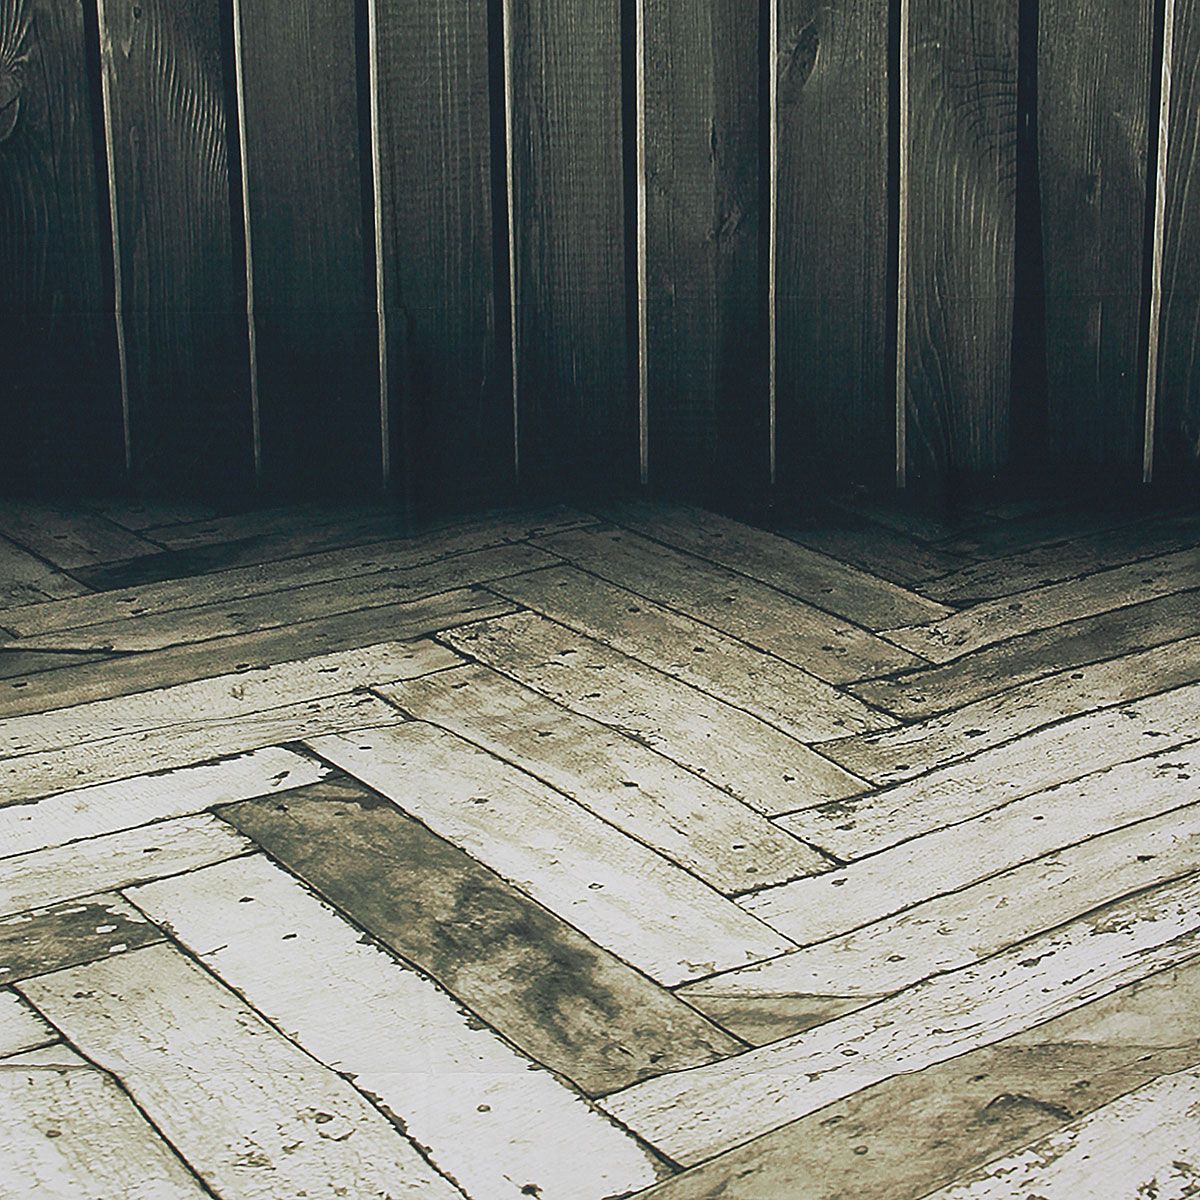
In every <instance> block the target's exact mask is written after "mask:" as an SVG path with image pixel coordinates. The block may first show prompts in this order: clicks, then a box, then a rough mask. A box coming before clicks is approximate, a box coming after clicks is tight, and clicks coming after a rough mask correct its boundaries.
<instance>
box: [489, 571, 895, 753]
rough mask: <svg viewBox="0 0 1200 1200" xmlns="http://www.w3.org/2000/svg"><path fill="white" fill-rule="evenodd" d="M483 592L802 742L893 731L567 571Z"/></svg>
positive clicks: (782, 669)
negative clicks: (564, 627) (742, 712)
mask: <svg viewBox="0 0 1200 1200" xmlns="http://www.w3.org/2000/svg"><path fill="white" fill-rule="evenodd" d="M488 590H489V591H494V592H497V593H499V594H500V595H502V596H504V597H506V598H507V599H509V600H512V601H514V602H515V603H517V604H520V605H521V606H522V607H523V608H529V609H532V610H533V611H534V612H539V613H542V614H543V615H544V616H547V617H549V618H550V619H551V620H553V621H557V622H558V623H559V624H562V625H566V626H567V627H568V628H570V629H574V630H576V631H577V632H579V633H583V634H586V635H587V636H589V637H593V638H595V639H596V640H597V641H601V642H604V643H605V644H606V645H609V646H612V647H613V649H615V650H620V651H621V652H622V653H623V654H628V655H629V656H630V658H636V659H638V660H639V661H640V662H643V663H646V664H647V665H648V666H652V667H657V668H658V669H659V670H660V671H665V672H667V673H668V674H670V675H672V676H673V677H674V678H675V679H679V680H682V681H683V682H685V683H690V684H691V685H692V686H693V687H697V688H699V689H700V690H701V691H704V692H707V693H708V694H709V695H710V696H715V697H716V698H717V699H719V700H725V701H727V702H728V703H730V704H732V705H735V706H736V707H738V708H744V709H745V710H746V711H747V712H751V713H753V714H754V715H755V716H757V717H760V718H761V719H762V720H764V721H767V722H768V723H770V724H772V725H775V726H777V727H778V728H780V729H782V730H783V731H784V732H785V733H787V734H789V735H791V736H792V737H794V738H798V739H799V740H801V741H821V740H823V739H825V738H828V737H838V736H846V735H848V734H849V733H850V732H851V731H856V730H858V731H863V732H865V731H867V730H874V729H880V728H884V727H886V726H888V725H890V724H891V721H890V720H889V719H888V718H887V717H882V716H880V714H878V713H876V712H874V711H872V710H871V709H869V708H867V707H866V705H864V704H860V703H858V702H857V701H854V700H850V699H848V698H847V697H846V696H845V695H844V694H843V693H841V692H839V691H838V690H837V689H836V688H834V687H831V686H830V685H829V684H827V683H824V682H823V681H822V680H819V679H817V678H816V677H815V676H813V675H810V674H808V672H806V671H802V670H800V669H799V668H797V667H794V666H792V665H791V664H790V663H785V662H783V661H782V660H781V659H778V658H774V657H772V656H771V655H769V654H765V653H763V652H762V651H761V650H757V649H755V648H754V647H752V646H747V645H746V644H745V643H744V642H739V641H737V640H736V639H734V638H731V637H728V636H726V635H723V634H721V633H719V632H717V631H716V630H713V629H711V628H709V627H708V626H706V625H702V624H701V623H700V622H699V621H695V620H692V619H691V618H689V617H685V616H682V615H680V614H679V613H675V612H672V611H671V610H670V609H668V608H663V607H662V606H661V605H657V604H652V603H650V602H649V601H647V600H643V599H642V598H641V597H640V596H637V595H635V594H633V593H632V592H628V591H626V590H625V589H623V588H619V587H614V586H613V585H611V584H609V583H606V582H604V581H603V580H601V579H597V578H596V577H595V576H592V575H585V574H583V572H581V571H576V570H574V569H572V568H570V567H560V568H551V569H549V570H546V571H538V572H536V573H534V574H529V575H521V576H516V577H515V578H512V579H504V580H500V581H497V582H495V583H492V584H490V585H489V589H488Z"/></svg>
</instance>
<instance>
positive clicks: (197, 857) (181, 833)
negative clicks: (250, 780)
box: [0, 815, 250, 914]
mask: <svg viewBox="0 0 1200 1200" xmlns="http://www.w3.org/2000/svg"><path fill="white" fill-rule="evenodd" d="M248 849H250V844H249V843H248V842H247V841H246V839H245V838H243V837H241V836H240V835H239V834H237V833H235V832H234V831H233V830H232V829H230V828H229V827H228V826H227V825H225V824H224V823H222V822H221V821H218V820H217V819H216V818H215V817H211V816H207V815H202V816H198V817H180V818H178V819H177V820H174V821H161V822H158V823H157V824H154V825H143V826H141V827H140V828H138V829H127V830H124V831H122V832H121V833H110V834H108V835H107V836H105V837H99V838H92V839H91V840H90V841H86V842H76V843H74V844H72V845H69V846H58V847H55V848H54V849H52V850H34V851H31V852H30V853H28V854H19V855H16V856H14V857H12V858H5V859H2V860H0V913H5V914H8V913H22V912H26V911H27V910H28V909H32V908H44V907H47V906H49V905H52V904H57V903H58V902H59V901H62V900H71V899H74V898H75V897H77V896H91V895H94V894H96V893H97V892H106V891H115V890H116V889H117V888H121V887H126V886H128V885H129V884H132V883H142V882H144V881H146V880H148V879H155V878H158V877H159V876H162V875H173V874H175V873H176V872H179V871H191V870H194V869H195V868H196V867H203V866H207V865H208V864H209V863H214V862H220V861H221V860H222V859H225V858H233V857H236V856H237V855H239V854H245V853H246V851H247V850H248Z"/></svg>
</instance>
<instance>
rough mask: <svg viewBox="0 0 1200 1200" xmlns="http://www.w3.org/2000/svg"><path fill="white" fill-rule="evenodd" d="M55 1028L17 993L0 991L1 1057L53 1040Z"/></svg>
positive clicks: (45, 1044) (7, 1056)
mask: <svg viewBox="0 0 1200 1200" xmlns="http://www.w3.org/2000/svg"><path fill="white" fill-rule="evenodd" d="M55 1038H56V1034H55V1032H54V1030H53V1029H51V1028H50V1026H49V1025H48V1024H47V1023H46V1022H45V1021H44V1020H43V1019H42V1018H41V1017H40V1016H38V1014H37V1013H35V1012H34V1011H33V1009H32V1008H30V1007H29V1005H28V1004H26V1003H25V1001H24V1000H23V999H22V998H21V997H20V996H17V995H16V994H15V993H13V992H11V991H9V990H7V989H5V990H3V991H0V1059H4V1058H9V1057H11V1056H12V1055H14V1054H23V1053H25V1052H26V1051H28V1050H33V1049H34V1048H36V1047H38V1046H47V1045H49V1044H50V1043H51V1042H53V1041H54V1040H55Z"/></svg>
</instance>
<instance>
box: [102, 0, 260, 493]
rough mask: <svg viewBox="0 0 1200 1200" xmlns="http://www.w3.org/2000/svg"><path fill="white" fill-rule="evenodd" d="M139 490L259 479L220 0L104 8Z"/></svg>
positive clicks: (224, 486) (157, 0) (117, 1)
mask: <svg viewBox="0 0 1200 1200" xmlns="http://www.w3.org/2000/svg"><path fill="white" fill-rule="evenodd" d="M98 7H99V16H100V39H101V51H102V58H103V66H104V72H105V84H106V95H107V99H108V103H107V108H108V119H109V138H110V155H111V161H112V171H113V180H112V191H113V206H112V207H113V223H114V226H115V234H114V242H115V244H116V246H117V271H118V275H119V279H120V289H121V290H120V294H121V297H122V301H121V306H122V311H121V314H120V315H121V321H122V327H123V331H124V340H125V349H126V363H127V368H126V369H127V383H128V402H129V421H130V437H131V447H132V460H133V469H134V474H135V477H136V478H137V479H138V481H139V482H141V483H142V484H144V485H147V486H150V487H162V488H168V489H169V490H170V491H171V492H172V493H181V492H185V491H188V490H199V489H205V490H237V489H240V488H243V487H245V486H247V485H248V484H249V483H250V480H251V477H252V462H253V459H252V438H251V422H250V386H249V368H248V353H247V345H246V327H245V326H246V319H245V295H244V290H243V286H242V283H241V275H242V264H241V261H240V255H239V254H238V251H237V248H236V244H235V240H234V235H233V216H232V210H231V197H230V175H229V144H228V127H227V120H226V118H227V112H226V95H227V91H228V88H229V86H230V83H231V77H230V76H229V74H228V71H229V70H230V58H231V55H229V53H228V48H227V42H228V38H227V31H226V29H225V27H224V26H223V24H222V6H221V4H220V3H219V2H218V0H98Z"/></svg>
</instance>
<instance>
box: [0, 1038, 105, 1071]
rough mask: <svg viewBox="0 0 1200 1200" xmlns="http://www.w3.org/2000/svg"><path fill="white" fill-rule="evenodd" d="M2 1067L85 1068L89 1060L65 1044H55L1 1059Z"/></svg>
mask: <svg viewBox="0 0 1200 1200" xmlns="http://www.w3.org/2000/svg"><path fill="white" fill-rule="evenodd" d="M0 1065H3V1066H6V1067H84V1068H86V1067H87V1066H88V1065H89V1064H88V1061H87V1059H85V1058H83V1057H81V1056H80V1055H78V1054H76V1053H75V1051H74V1050H72V1049H71V1048H70V1046H68V1045H67V1044H66V1043H65V1042H53V1043H51V1044H50V1045H49V1046H42V1047H41V1048H40V1049H37V1050H26V1051H25V1052H24V1053H22V1054H13V1055H11V1056H9V1057H7V1058H4V1059H0Z"/></svg>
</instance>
